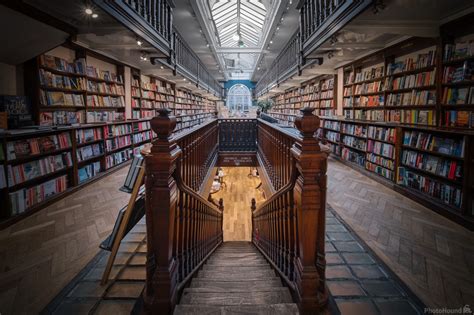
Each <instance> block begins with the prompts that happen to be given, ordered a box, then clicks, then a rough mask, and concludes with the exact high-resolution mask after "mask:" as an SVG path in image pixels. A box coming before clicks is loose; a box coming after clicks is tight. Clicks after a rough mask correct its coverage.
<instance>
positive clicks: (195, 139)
mask: <svg viewBox="0 0 474 315" xmlns="http://www.w3.org/2000/svg"><path fill="white" fill-rule="evenodd" d="M218 131H219V130H218V124H217V119H214V120H211V121H209V122H207V123H205V124H204V125H201V126H199V127H198V128H195V129H194V128H193V129H191V130H190V131H188V132H184V133H182V134H179V135H178V136H177V137H176V139H175V141H176V143H177V144H178V146H179V147H180V148H181V151H182V154H181V163H180V165H181V166H180V172H181V176H182V177H183V181H184V182H185V183H186V185H188V186H189V187H191V188H192V189H194V190H195V191H199V190H200V188H201V185H202V183H203V182H204V180H205V178H206V174H207V171H208V170H209V168H210V167H211V166H212V165H213V163H214V164H215V160H216V159H217V152H218Z"/></svg>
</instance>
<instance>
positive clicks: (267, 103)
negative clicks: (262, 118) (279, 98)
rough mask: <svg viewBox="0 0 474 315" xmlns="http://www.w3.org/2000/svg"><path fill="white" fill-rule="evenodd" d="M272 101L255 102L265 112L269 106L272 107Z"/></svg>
mask: <svg viewBox="0 0 474 315" xmlns="http://www.w3.org/2000/svg"><path fill="white" fill-rule="evenodd" d="M272 106H273V102H272V101H270V100H261V101H258V102H257V107H259V108H260V110H261V111H262V112H264V113H266V112H267V111H268V110H269V109H270V108H272Z"/></svg>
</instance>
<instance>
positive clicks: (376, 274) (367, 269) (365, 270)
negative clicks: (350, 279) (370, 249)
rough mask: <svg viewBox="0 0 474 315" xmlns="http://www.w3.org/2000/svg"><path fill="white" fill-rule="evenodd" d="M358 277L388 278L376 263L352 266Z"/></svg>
mask: <svg viewBox="0 0 474 315" xmlns="http://www.w3.org/2000/svg"><path fill="white" fill-rule="evenodd" d="M350 267H351V269H352V271H353V272H354V274H355V275H356V277H357V278H360V279H386V278H387V275H386V274H385V273H384V272H383V271H382V269H380V268H379V267H378V266H376V265H352V266H350Z"/></svg>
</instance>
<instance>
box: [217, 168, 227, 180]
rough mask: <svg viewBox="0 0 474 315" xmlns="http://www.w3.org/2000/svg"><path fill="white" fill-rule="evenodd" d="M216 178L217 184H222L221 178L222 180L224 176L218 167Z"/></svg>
mask: <svg viewBox="0 0 474 315" xmlns="http://www.w3.org/2000/svg"><path fill="white" fill-rule="evenodd" d="M217 176H218V177H219V183H221V184H222V182H223V178H224V176H225V174H224V170H223V169H222V167H219V168H218V169H217Z"/></svg>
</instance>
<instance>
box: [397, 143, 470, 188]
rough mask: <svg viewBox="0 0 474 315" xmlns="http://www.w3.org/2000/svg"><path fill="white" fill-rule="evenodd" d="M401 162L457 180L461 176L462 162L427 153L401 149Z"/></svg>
mask: <svg viewBox="0 0 474 315" xmlns="http://www.w3.org/2000/svg"><path fill="white" fill-rule="evenodd" d="M401 163H402V164H403V165H405V166H410V167H413V168H416V169H419V170H422V171H426V172H429V173H433V174H435V175H438V176H441V177H444V178H448V179H450V180H456V181H459V180H461V178H462V164H461V163H458V162H457V161H456V160H450V159H446V158H442V157H438V156H434V155H431V154H427V153H422V152H417V151H410V150H403V151H402V159H401Z"/></svg>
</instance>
